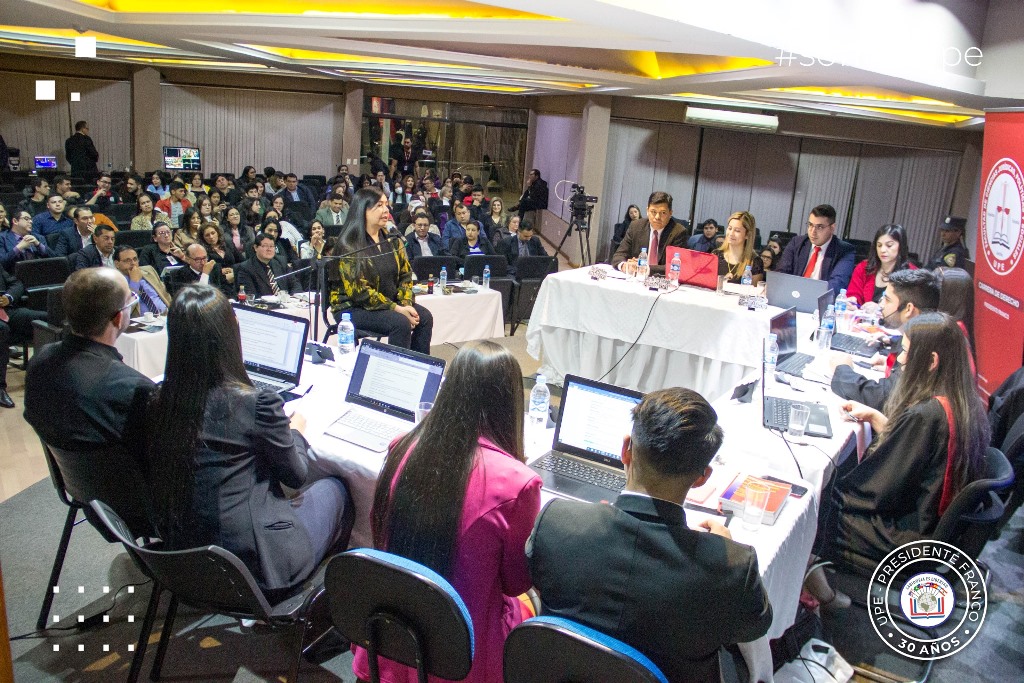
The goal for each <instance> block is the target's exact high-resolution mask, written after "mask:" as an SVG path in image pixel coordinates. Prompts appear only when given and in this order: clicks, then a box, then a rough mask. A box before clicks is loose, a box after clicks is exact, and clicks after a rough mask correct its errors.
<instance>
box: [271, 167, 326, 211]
mask: <svg viewBox="0 0 1024 683" xmlns="http://www.w3.org/2000/svg"><path fill="white" fill-rule="evenodd" d="M275 196H277V197H282V198H283V199H284V203H285V206H286V207H287V206H288V205H289V204H294V203H301V204H303V205H305V207H306V210H307V211H309V214H307V215H310V216H312V215H313V214H315V213H316V207H317V206H318V205H319V202H317V200H316V197H314V196H313V191H312V190H311V189H309V188H308V187H306V186H305V185H299V177H298V176H297V175H295V174H294V173H289V174H288V175H286V176H285V177H284V187H283V188H281V190H279V191H278V192H277V193H276V195H275Z"/></svg>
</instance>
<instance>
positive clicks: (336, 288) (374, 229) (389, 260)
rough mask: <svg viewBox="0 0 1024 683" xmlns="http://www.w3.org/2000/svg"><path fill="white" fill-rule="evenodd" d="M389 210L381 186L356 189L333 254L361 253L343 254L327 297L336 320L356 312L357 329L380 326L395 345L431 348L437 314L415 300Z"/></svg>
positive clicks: (406, 260)
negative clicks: (392, 234)
mask: <svg viewBox="0 0 1024 683" xmlns="http://www.w3.org/2000/svg"><path fill="white" fill-rule="evenodd" d="M389 215H390V214H389V213H388V198H387V196H386V195H385V194H384V193H383V192H382V191H381V190H380V189H379V188H376V187H364V188H363V189H361V190H359V191H358V192H356V194H355V197H353V198H352V207H351V209H350V210H349V214H348V221H347V222H346V223H345V225H344V227H343V228H342V230H341V235H340V236H339V237H338V240H337V242H336V243H335V245H334V256H342V255H344V254H351V253H352V252H357V251H358V252H359V253H358V254H355V255H352V256H349V257H346V258H342V259H339V261H338V266H337V270H335V271H334V273H333V274H329V275H328V282H329V283H330V295H329V299H328V301H329V302H330V305H331V311H332V312H333V313H334V318H335V320H341V315H342V313H351V314H352V324H353V325H355V328H356V329H357V330H363V331H366V332H379V333H380V334H384V335H387V337H388V342H390V343H391V344H393V345H395V346H401V347H404V348H411V349H412V350H413V351H419V352H420V353H430V337H431V335H432V334H433V328H434V318H433V316H432V315H431V314H430V311H428V310H427V309H426V308H424V307H423V306H421V305H419V304H417V303H416V301H415V296H414V295H413V293H412V268H411V266H410V264H409V257H408V256H407V255H406V253H405V247H403V246H402V242H401V240H400V239H398V238H390V237H388V236H387V223H388V217H389ZM335 276H337V278H336V277H335Z"/></svg>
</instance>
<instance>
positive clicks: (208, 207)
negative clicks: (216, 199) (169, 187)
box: [192, 195, 218, 223]
mask: <svg viewBox="0 0 1024 683" xmlns="http://www.w3.org/2000/svg"><path fill="white" fill-rule="evenodd" d="M192 208H194V209H195V210H196V211H198V212H199V216H200V218H201V219H202V221H203V223H211V222H213V223H216V222H217V221H218V219H217V217H216V216H214V214H213V202H211V201H210V198H209V197H207V196H206V195H199V196H198V197H196V201H195V203H194V204H193V205H192Z"/></svg>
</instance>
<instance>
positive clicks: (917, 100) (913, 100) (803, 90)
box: [765, 86, 956, 107]
mask: <svg viewBox="0 0 1024 683" xmlns="http://www.w3.org/2000/svg"><path fill="white" fill-rule="evenodd" d="M765 91H766V92H781V93H790V94H793V95H813V96H816V97H835V98H840V97H841V98H844V99H851V100H871V101H876V102H899V103H901V104H920V105H929V106H935V107H955V106H956V105H955V104H954V103H952V102H943V101H942V100H933V99H931V98H929V97H919V96H917V95H908V94H906V93H901V92H895V91H892V90H882V89H879V88H868V87H857V88H841V87H812V86H802V87H798V88H766V89H765Z"/></svg>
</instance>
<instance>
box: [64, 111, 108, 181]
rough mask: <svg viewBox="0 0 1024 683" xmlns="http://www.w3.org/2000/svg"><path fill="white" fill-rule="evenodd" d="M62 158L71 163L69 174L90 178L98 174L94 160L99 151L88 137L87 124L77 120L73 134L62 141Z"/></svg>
mask: <svg viewBox="0 0 1024 683" xmlns="http://www.w3.org/2000/svg"><path fill="white" fill-rule="evenodd" d="M64 158H65V159H67V160H68V163H69V164H70V165H71V175H73V176H78V177H80V178H87V179H92V178H95V177H96V176H97V175H99V170H100V169H99V167H98V166H97V165H96V162H97V161H99V160H100V153H99V152H97V151H96V145H94V144H92V138H91V137H89V124H88V123H86V122H85V121H79V122H77V123H76V124H75V134H74V135H72V136H71V137H69V138H68V139H67V140H65V141H64Z"/></svg>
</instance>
